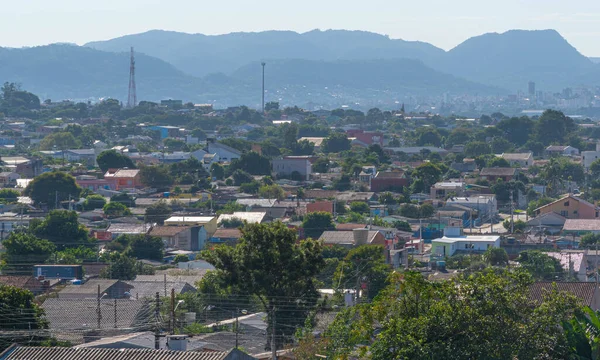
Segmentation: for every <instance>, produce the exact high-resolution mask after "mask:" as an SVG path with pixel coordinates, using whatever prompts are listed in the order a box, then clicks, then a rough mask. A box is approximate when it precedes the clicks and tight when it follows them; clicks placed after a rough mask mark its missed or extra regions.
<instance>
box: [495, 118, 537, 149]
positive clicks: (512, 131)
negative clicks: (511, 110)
mask: <svg viewBox="0 0 600 360" xmlns="http://www.w3.org/2000/svg"><path fill="white" fill-rule="evenodd" d="M534 125H535V124H534V122H533V120H531V119H530V118H529V117H527V116H522V117H520V118H518V117H512V118H510V119H504V120H502V121H500V122H499V123H498V125H496V127H497V128H498V129H500V130H502V132H503V133H504V136H505V137H506V140H508V141H509V142H510V143H512V144H515V145H517V146H522V145H525V143H526V142H527V141H528V140H529V136H530V134H532V133H533V128H534Z"/></svg>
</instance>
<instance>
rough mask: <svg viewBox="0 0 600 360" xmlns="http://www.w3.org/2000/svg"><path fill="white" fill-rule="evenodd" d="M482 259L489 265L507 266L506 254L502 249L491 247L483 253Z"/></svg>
mask: <svg viewBox="0 0 600 360" xmlns="http://www.w3.org/2000/svg"><path fill="white" fill-rule="evenodd" d="M483 258H484V259H485V261H486V262H487V263H488V264H490V265H494V266H496V265H508V254H507V253H506V250H504V249H502V248H496V247H491V248H489V249H487V250H486V251H485V253H484V254H483Z"/></svg>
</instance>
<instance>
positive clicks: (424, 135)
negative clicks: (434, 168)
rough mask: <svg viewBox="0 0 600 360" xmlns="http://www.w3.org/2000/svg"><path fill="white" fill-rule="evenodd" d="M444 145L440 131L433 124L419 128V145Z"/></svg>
mask: <svg viewBox="0 0 600 360" xmlns="http://www.w3.org/2000/svg"><path fill="white" fill-rule="evenodd" d="M427 145H430V146H438V147H439V146H442V136H441V135H440V133H439V131H438V130H437V129H436V128H434V127H431V126H427V127H420V128H418V129H417V146H427Z"/></svg>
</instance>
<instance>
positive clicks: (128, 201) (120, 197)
mask: <svg viewBox="0 0 600 360" xmlns="http://www.w3.org/2000/svg"><path fill="white" fill-rule="evenodd" d="M110 202H111V203H121V204H123V205H125V206H127V207H135V200H134V199H133V198H132V197H131V196H129V195H127V193H125V192H122V193H120V194H116V195H113V196H111V198H110Z"/></svg>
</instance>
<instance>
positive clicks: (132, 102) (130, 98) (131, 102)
mask: <svg viewBox="0 0 600 360" xmlns="http://www.w3.org/2000/svg"><path fill="white" fill-rule="evenodd" d="M136 105H137V94H136V89H135V57H134V54H133V46H132V47H131V60H130V62H129V93H128V95H127V107H128V108H133V107H135V106H136Z"/></svg>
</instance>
